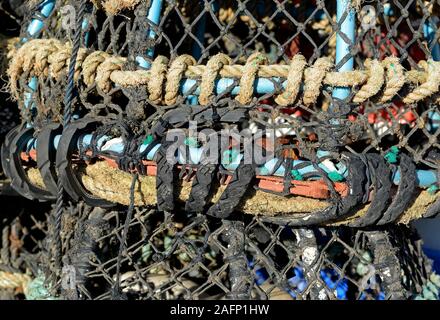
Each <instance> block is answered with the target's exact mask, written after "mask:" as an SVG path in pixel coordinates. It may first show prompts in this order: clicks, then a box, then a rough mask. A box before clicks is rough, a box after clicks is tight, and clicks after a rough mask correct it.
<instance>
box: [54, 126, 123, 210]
mask: <svg viewBox="0 0 440 320" xmlns="http://www.w3.org/2000/svg"><path fill="white" fill-rule="evenodd" d="M98 124H99V122H98V121H96V120H93V119H84V118H83V119H80V120H77V121H73V122H72V123H70V124H69V126H68V127H67V128H66V129H65V130H64V131H63V135H62V136H61V139H60V142H59V144H58V150H57V155H56V167H57V170H58V179H61V182H62V184H63V187H64V190H65V191H66V192H67V193H68V194H69V196H70V197H72V199H74V200H75V201H78V200H79V199H84V201H85V202H86V203H87V204H88V205H90V206H93V207H102V208H109V207H113V206H114V205H115V204H113V203H112V202H109V201H107V200H104V199H101V198H98V197H96V196H94V195H92V194H91V193H89V192H88V191H87V190H86V189H85V188H84V186H83V185H82V183H81V182H80V181H79V179H78V177H77V175H76V173H75V171H74V169H73V168H72V154H73V151H74V150H77V149H78V137H79V135H80V134H82V133H84V132H85V131H89V132H91V131H93V130H95V129H96V126H97V125H98Z"/></svg>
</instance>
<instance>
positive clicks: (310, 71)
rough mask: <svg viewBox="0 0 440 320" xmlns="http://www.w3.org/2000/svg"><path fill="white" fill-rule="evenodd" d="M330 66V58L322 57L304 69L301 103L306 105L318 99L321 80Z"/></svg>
mask: <svg viewBox="0 0 440 320" xmlns="http://www.w3.org/2000/svg"><path fill="white" fill-rule="evenodd" d="M332 66H333V63H332V59H330V58H328V57H323V58H319V59H318V60H316V62H315V63H314V65H313V66H312V67H310V68H307V69H306V70H305V72H304V96H303V103H304V104H305V105H306V106H309V105H311V104H314V103H316V101H317V100H318V97H319V95H320V94H321V87H322V82H323V80H324V78H325V75H326V73H327V72H328V71H329V70H330V69H331V67H332Z"/></svg>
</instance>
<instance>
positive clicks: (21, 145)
mask: <svg viewBox="0 0 440 320" xmlns="http://www.w3.org/2000/svg"><path fill="white" fill-rule="evenodd" d="M33 133H34V129H33V128H25V129H23V130H21V131H19V132H17V134H16V135H15V137H14V139H13V140H12V142H11V146H10V149H9V158H10V162H9V170H10V174H11V177H10V178H11V186H12V188H14V190H15V191H17V192H18V193H19V194H21V195H22V196H23V197H25V198H27V199H30V200H35V199H37V200H40V201H50V200H55V198H56V197H55V196H54V195H53V194H52V193H51V192H49V191H47V190H45V189H42V188H40V187H37V186H35V185H34V184H32V182H31V181H30V180H29V177H28V175H27V173H26V171H25V170H24V168H23V164H22V162H21V153H22V151H23V150H25V148H26V146H27V143H28V142H29V140H30V139H32V137H33Z"/></svg>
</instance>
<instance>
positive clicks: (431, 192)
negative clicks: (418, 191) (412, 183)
mask: <svg viewBox="0 0 440 320" xmlns="http://www.w3.org/2000/svg"><path fill="white" fill-rule="evenodd" d="M437 191H438V185H436V184H433V185H432V186H430V187H429V188H428V192H429V193H430V194H432V195H434V194H435V193H436V192H437Z"/></svg>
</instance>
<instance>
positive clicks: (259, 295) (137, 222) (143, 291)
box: [0, 0, 440, 300]
mask: <svg viewBox="0 0 440 320" xmlns="http://www.w3.org/2000/svg"><path fill="white" fill-rule="evenodd" d="M52 4H53V7H52ZM24 5H28V6H31V8H32V9H29V10H24V12H26V15H27V16H26V17H24V18H23V21H22V28H21V34H20V40H18V41H17V42H16V43H15V45H13V46H12V47H9V52H10V54H9V55H8V57H7V59H8V60H9V68H8V71H7V75H8V76H9V85H8V87H7V92H9V93H10V94H11V96H12V97H13V98H14V99H15V100H16V102H17V105H18V110H19V112H20V114H21V119H22V124H21V125H20V126H19V127H18V129H16V130H17V131H16V133H14V134H12V133H11V134H9V135H8V136H6V138H5V142H4V143H3V150H5V151H3V150H2V165H3V166H6V165H5V164H7V163H11V164H10V165H9V164H8V165H7V167H6V168H4V169H3V171H4V172H5V174H6V176H8V178H9V179H10V180H11V185H12V187H13V188H14V189H15V190H16V191H17V192H18V193H19V194H21V195H24V196H25V197H27V198H28V199H39V200H44V201H49V202H46V203H45V204H43V205H42V207H41V208H40V207H38V210H37V211H38V212H28V211H27V210H28V209H27V207H26V209H25V210H24V211H23V212H21V213H17V214H16V215H9V216H8V217H12V216H14V219H15V220H14V219H12V218H5V220H4V221H2V224H1V226H2V228H3V240H4V241H3V243H2V258H1V264H0V266H1V268H0V272H1V271H4V272H9V273H13V274H18V273H19V272H21V273H23V272H24V273H26V274H27V275H28V277H29V279H28V281H24V280H23V281H22V282H20V283H19V284H20V285H21V287H22V289H23V290H22V292H20V293H24V294H25V296H26V297H27V298H53V297H61V298H68V299H322V300H323V299H360V300H371V299H407V298H432V297H435V293H434V291H435V290H434V291H432V290H431V289H430V288H433V286H434V287H435V286H437V287H438V286H440V281H439V279H438V277H437V276H436V275H435V274H433V273H432V271H431V266H430V262H429V261H428V260H427V258H426V257H425V256H424V255H423V252H422V249H421V241H420V240H419V239H418V237H417V234H416V232H415V231H414V230H413V229H411V228H410V227H408V226H407V224H408V223H409V222H410V221H413V220H416V219H419V218H430V217H434V216H436V215H437V214H438V213H439V212H440V204H439V199H438V195H439V193H438V192H437V190H438V181H439V180H438V179H439V176H440V175H439V172H440V166H439V161H440V153H439V150H438V149H439V142H438V137H439V134H440V129H438V128H439V119H440V114H439V112H438V99H439V94H438V91H439V88H440V82H439V80H438V79H440V62H438V61H439V60H440V47H439V43H438V42H439V37H440V35H439V32H437V30H436V29H437V24H438V21H437V20H438V18H437V14H438V10H439V5H440V3H439V2H438V1H434V0H432V1H420V0H417V1H416V0H410V1H397V0H394V1H382V0H380V1H361V0H357V1H354V0H353V1H350V0H341V1H322V0H313V1H296V0H284V1H283V0H256V1H251V0H248V1H241V0H240V1H230V0H203V1H202V0H200V1H199V0H194V1H189V0H166V1H160V0H146V1H136V0H133V1H122V0H94V1H83V0H82V1H52V0H45V1H40V2H38V1H37V2H35V3H32V4H29V3H27V4H24ZM48 8H49V9H48ZM16 12H21V11H16ZM82 13H84V15H83V16H81V14H82ZM78 17H81V18H78ZM75 19H77V20H78V21H75ZM38 23H40V24H41V26H40V27H36V25H38ZM32 28H33V29H32ZM77 45H79V47H78V46H77ZM76 49H78V50H79V52H77V55H76V54H73V52H75V50H76ZM70 60H73V61H75V64H74V65H71V66H72V67H74V69H72V68H71V69H70V70H69V63H72V61H70ZM69 76H70V77H69ZM72 88H73V90H72ZM66 92H67V93H69V92H71V93H72V96H71V98H68V97H69V94H66ZM66 97H67V98H66ZM70 102H72V105H71V108H70V107H68V106H69V105H70ZM70 115H72V120H68V119H70ZM1 116H2V113H0V117H1ZM1 121H3V119H2V120H1ZM6 122H7V123H11V122H12V121H10V120H9V118H8V121H6ZM63 122H64V123H63ZM194 123H196V124H197V128H196V130H195V131H196V133H200V132H202V131H203V130H208V129H209V130H211V131H210V132H211V135H207V136H208V138H209V139H208V138H206V136H205V138H206V139H208V140H209V141H213V140H214V137H216V136H217V135H220V132H222V131H225V130H226V131H227V130H238V131H240V132H245V133H246V132H247V134H249V133H251V134H254V135H256V134H257V132H259V133H261V132H262V137H263V139H260V140H261V141H262V142H261V141H260V140H259V139H255V140H252V143H256V144H260V145H262V146H263V147H264V148H263V149H265V150H269V149H270V148H269V147H273V152H272V155H274V156H275V159H272V160H270V161H267V162H266V163H265V164H264V163H263V164H261V163H258V164H256V161H257V159H256V157H254V158H252V163H251V164H247V163H246V164H243V163H242V160H238V162H237V158H238V157H236V156H237V154H240V152H241V153H242V154H244V153H245V152H246V148H245V147H246V146H245V145H241V144H240V142H238V145H239V147H238V148H235V149H234V147H236V145H237V142H236V141H235V142H234V140H233V139H230V140H228V141H227V143H226V144H224V145H221V146H219V147H218V151H219V154H220V155H219V156H218V158H219V159H217V160H220V162H221V163H220V164H219V163H215V164H206V163H204V162H203V161H202V159H203V156H202V155H198V156H194V154H193V153H194V152H196V151H194V150H195V149H197V148H199V149H197V150H198V151H197V152H200V154H202V151H201V150H202V149H203V148H202V146H206V145H208V144H209V143H208V140H206V139H205V140H206V141H204V142H203V141H200V139H198V138H196V139H195V141H192V140H190V139H189V138H188V137H187V136H189V135H190V133H191V130H192V128H191V125H192V124H194ZM58 124H63V125H64V129H62V127H61V126H58ZM50 128H54V129H50ZM48 130H53V131H51V132H49V131H48ZM75 130H76V131H75ZM172 130H180V132H182V133H183V134H185V143H183V147H182V148H181V149H179V152H181V153H180V155H182V154H183V152H184V151H186V152H189V154H190V157H189V158H191V157H193V158H191V159H190V160H188V158H184V156H182V157H181V158H179V157H176V158H178V161H180V162H178V163H177V164H171V165H170V164H169V163H168V162H167V161H166V160H165V154H166V152H167V150H169V148H170V146H169V144H167V143H168V142H169V141H166V140H165V135H166V134H167V133H170V132H172ZM5 132H12V131H10V127H9V128H8V129H7V130H5ZM213 132H214V133H213ZM69 135H70V136H69ZM43 136H44V137H45V138H44V139H46V140H43V138H42V137H43ZM19 138H20V139H19ZM260 138H261V136H260ZM75 139H76V140H75ZM35 141H37V142H39V144H40V146H38V143H36V142H35ZM41 141H44V142H45V143H47V144H49V145H50V147H49V149H47V148H46V149H43V148H42V147H41V143H42V142H41ZM271 143H272V144H273V145H271ZM140 145H141V146H142V147H144V149H143V150H144V151H143V152H141V151H139V150H140V149H139V146H140ZM66 146H68V147H66ZM20 148H21V149H20ZM118 148H119V149H118ZM55 149H56V150H55ZM44 150H46V151H44ZM51 150H52V151H51ZM145 150H147V151H145ZM44 152H46V153H45V154H44V155H42V153H44ZM234 152H235V153H234ZM266 152H267V153H269V151H266ZM264 155H265V156H266V155H267V154H266V153H265V154H264ZM43 156H44V157H47V164H43V163H41V157H43ZM173 157H174V154H173ZM38 158H40V162H39V159H38ZM226 158H228V159H229V158H231V159H232V163H235V165H236V166H235V167H234V166H233V165H232V166H231V165H230V163H227V161H226V160H225V159H226ZM243 158H244V156H243ZM4 159H6V160H7V161H3V160H4ZM194 159H196V160H194ZM238 159H240V158H238ZM9 161H10V162H9ZM234 161H235V162H234ZM263 162H264V161H263ZM66 163H67V164H66ZM17 168H18V169H17ZM20 168H22V169H23V168H24V169H23V170H22V169H20ZM8 171H9V172H8ZM17 176H18V178H17ZM154 177H156V178H154ZM151 178H153V179H151ZM181 181H183V182H182V183H181ZM60 188H61V189H60ZM57 199H58V201H57V202H56V205H55V206H54V207H53V208H49V206H50V205H49V203H51V201H55V200H57ZM83 200H84V201H85V202H83ZM40 210H41V212H42V213H41V214H40V213H39V211H40ZM44 214H46V215H44ZM11 219H12V220H11ZM17 225H19V226H20V229H19V230H21V231H17V230H18V229H17V228H18V227H17ZM16 229H17V230H16ZM23 230H25V232H24V231H23ZM17 232H18V235H17ZM16 246H19V249H16ZM14 250H15V251H14ZM17 250H18V251H17ZM1 275H2V274H1V273H0V289H1V288H2V286H1V284H2V282H1V279H2V278H1ZM31 279H33V280H32V281H31ZM25 280H26V279H25ZM5 281H6V280H5ZM5 283H6V282H5ZM8 283H10V282H8ZM4 287H5V288H6V287H7V286H6V285H4ZM9 287H14V288H15V287H20V286H18V285H16V283H14V284H13V285H10V286H9ZM430 290H431V291H430ZM428 295H430V296H429V297H428ZM436 298H438V297H436Z"/></svg>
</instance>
